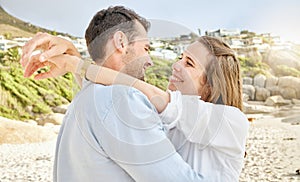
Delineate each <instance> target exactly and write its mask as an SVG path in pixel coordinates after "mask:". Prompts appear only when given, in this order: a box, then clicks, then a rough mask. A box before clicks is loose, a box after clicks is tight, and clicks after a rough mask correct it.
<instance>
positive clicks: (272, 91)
mask: <svg viewBox="0 0 300 182" xmlns="http://www.w3.org/2000/svg"><path fill="white" fill-rule="evenodd" d="M267 89H268V90H269V91H270V95H271V96H274V95H280V89H279V87H278V86H274V87H268V88H267Z"/></svg>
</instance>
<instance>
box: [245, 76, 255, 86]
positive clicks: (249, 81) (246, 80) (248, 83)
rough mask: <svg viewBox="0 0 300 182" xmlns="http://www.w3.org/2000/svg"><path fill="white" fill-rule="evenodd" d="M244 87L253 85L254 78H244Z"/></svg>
mask: <svg viewBox="0 0 300 182" xmlns="http://www.w3.org/2000/svg"><path fill="white" fill-rule="evenodd" d="M243 85H253V78H251V77H244V78H243Z"/></svg>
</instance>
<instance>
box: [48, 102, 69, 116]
mask: <svg viewBox="0 0 300 182" xmlns="http://www.w3.org/2000/svg"><path fill="white" fill-rule="evenodd" d="M68 106H69V104H65V105H60V106H56V107H53V108H52V111H53V112H54V113H60V114H65V113H66V112H67V109H68Z"/></svg>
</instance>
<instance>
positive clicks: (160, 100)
mask: <svg viewBox="0 0 300 182" xmlns="http://www.w3.org/2000/svg"><path fill="white" fill-rule="evenodd" d="M86 78H87V79H89V80H90V81H92V82H95V83H101V84H104V85H111V84H122V85H127V86H132V87H134V88H136V89H138V90H140V91H141V92H143V93H144V94H145V95H146V96H147V97H148V99H149V100H150V102H151V103H152V104H153V105H154V106H155V107H156V109H157V111H158V112H159V113H161V112H162V111H163V110H164V109H165V108H166V106H167V104H168V103H169V101H170V96H169V93H168V92H165V91H163V90H161V89H159V88H157V87H155V86H153V85H150V84H148V83H146V82H144V81H141V80H139V79H137V78H134V77H132V76H129V75H127V74H124V73H121V72H118V71H115V70H112V69H109V68H106V67H102V66H98V65H90V66H89V67H88V68H87V70H86Z"/></svg>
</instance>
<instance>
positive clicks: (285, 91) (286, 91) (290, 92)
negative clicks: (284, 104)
mask: <svg viewBox="0 0 300 182" xmlns="http://www.w3.org/2000/svg"><path fill="white" fill-rule="evenodd" d="M280 95H282V97H283V98H285V99H295V98H297V92H296V90H295V89H294V88H291V87H284V88H280Z"/></svg>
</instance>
